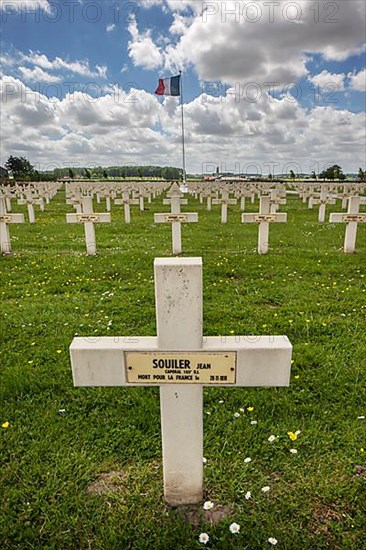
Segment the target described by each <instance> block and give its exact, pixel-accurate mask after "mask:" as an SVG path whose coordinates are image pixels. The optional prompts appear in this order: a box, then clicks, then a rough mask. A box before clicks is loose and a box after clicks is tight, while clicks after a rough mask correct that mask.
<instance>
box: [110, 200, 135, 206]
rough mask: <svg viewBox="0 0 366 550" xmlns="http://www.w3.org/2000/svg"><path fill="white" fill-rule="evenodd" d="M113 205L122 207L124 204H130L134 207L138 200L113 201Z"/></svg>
mask: <svg viewBox="0 0 366 550" xmlns="http://www.w3.org/2000/svg"><path fill="white" fill-rule="evenodd" d="M114 204H115V205H116V206H123V205H124V204H130V205H131V206H136V205H138V204H139V200H138V199H115V200H114Z"/></svg>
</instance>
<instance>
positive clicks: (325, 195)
mask: <svg viewBox="0 0 366 550" xmlns="http://www.w3.org/2000/svg"><path fill="white" fill-rule="evenodd" d="M309 202H310V201H309ZM335 203H336V201H335V199H334V198H333V197H332V196H331V195H330V193H329V189H328V188H327V187H326V186H322V188H321V191H320V197H319V198H317V199H314V198H313V199H312V202H311V204H312V205H314V204H319V215H318V222H319V223H324V222H325V213H326V207H327V204H335Z"/></svg>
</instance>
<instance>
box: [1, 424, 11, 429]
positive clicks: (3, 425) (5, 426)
mask: <svg viewBox="0 0 366 550" xmlns="http://www.w3.org/2000/svg"><path fill="white" fill-rule="evenodd" d="M9 426H10V423H9V422H4V423H3V424H1V427H2V428H5V429H6V428H9Z"/></svg>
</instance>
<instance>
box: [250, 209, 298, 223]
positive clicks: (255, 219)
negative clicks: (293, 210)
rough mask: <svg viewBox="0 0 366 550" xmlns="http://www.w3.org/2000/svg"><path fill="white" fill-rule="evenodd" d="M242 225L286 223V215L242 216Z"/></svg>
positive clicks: (282, 213)
mask: <svg viewBox="0 0 366 550" xmlns="http://www.w3.org/2000/svg"><path fill="white" fill-rule="evenodd" d="M241 219H242V223H262V222H269V223H286V222H287V213H286V212H280V213H276V214H242V216H241Z"/></svg>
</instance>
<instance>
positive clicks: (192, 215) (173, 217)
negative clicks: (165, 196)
mask: <svg viewBox="0 0 366 550" xmlns="http://www.w3.org/2000/svg"><path fill="white" fill-rule="evenodd" d="M154 221H155V223H176V222H179V223H195V222H198V214H197V213H196V212H183V213H180V214H154Z"/></svg>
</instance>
